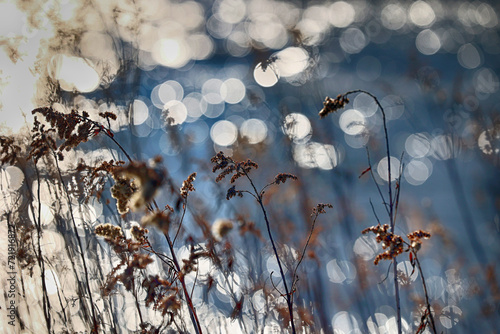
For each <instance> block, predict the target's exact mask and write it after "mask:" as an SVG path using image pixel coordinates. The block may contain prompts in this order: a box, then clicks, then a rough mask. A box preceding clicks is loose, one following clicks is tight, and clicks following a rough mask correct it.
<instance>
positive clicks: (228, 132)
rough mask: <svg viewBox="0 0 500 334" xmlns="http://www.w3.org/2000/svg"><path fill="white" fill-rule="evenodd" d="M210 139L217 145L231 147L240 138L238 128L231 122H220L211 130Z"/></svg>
mask: <svg viewBox="0 0 500 334" xmlns="http://www.w3.org/2000/svg"><path fill="white" fill-rule="evenodd" d="M210 138H211V139H212V141H213V142H214V144H216V145H219V146H230V145H232V144H233V143H234V142H235V141H236V139H237V138H238V128H237V127H236V125H234V123H232V122H230V121H226V120H222V121H218V122H216V123H215V124H214V125H212V128H211V129H210Z"/></svg>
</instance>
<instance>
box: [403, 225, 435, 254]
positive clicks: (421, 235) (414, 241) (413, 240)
mask: <svg viewBox="0 0 500 334" xmlns="http://www.w3.org/2000/svg"><path fill="white" fill-rule="evenodd" d="M406 236H407V237H408V240H410V244H411V245H410V246H411V248H413V250H414V251H415V252H417V251H418V250H419V249H420V247H421V246H422V242H421V239H429V238H430V237H431V234H430V233H429V232H426V231H422V230H418V231H414V232H412V233H409V234H407V235H406Z"/></svg>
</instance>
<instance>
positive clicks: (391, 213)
mask: <svg viewBox="0 0 500 334" xmlns="http://www.w3.org/2000/svg"><path fill="white" fill-rule="evenodd" d="M355 93H364V94H366V95H368V96H370V97H371V98H372V99H373V100H374V101H375V103H377V106H378V107H379V109H380V111H381V112H382V121H383V123H384V136H385V148H386V156H387V184H388V191H389V220H390V222H391V232H392V233H394V232H395V230H394V226H395V223H396V222H395V219H394V199H393V198H392V184H391V182H392V180H391V176H392V175H391V150H390V148H389V133H388V131H387V121H386V117H385V111H384V108H383V107H382V105H381V104H380V102H379V101H378V99H377V97H376V96H375V95H373V94H371V93H369V92H367V91H364V90H361V89H357V90H352V91H349V92H347V93H345V94H344V96H347V95H349V94H355ZM382 199H383V198H382ZM392 264H393V270H394V291H395V298H396V311H397V323H398V334H401V332H402V328H401V303H400V300H399V284H398V261H397V259H396V257H393V258H392Z"/></svg>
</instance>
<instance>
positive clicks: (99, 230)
mask: <svg viewBox="0 0 500 334" xmlns="http://www.w3.org/2000/svg"><path fill="white" fill-rule="evenodd" d="M95 234H97V235H99V236H101V237H104V238H105V239H109V240H114V239H117V238H120V237H123V232H122V228H121V227H120V226H115V225H113V224H110V223H106V224H100V225H97V226H96V228H95Z"/></svg>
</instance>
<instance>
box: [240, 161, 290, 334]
mask: <svg viewBox="0 0 500 334" xmlns="http://www.w3.org/2000/svg"><path fill="white" fill-rule="evenodd" d="M242 170H243V172H244V173H245V176H246V177H247V179H248V180H249V181H250V184H251V185H252V188H253V190H254V192H255V195H256V199H257V202H258V203H259V205H260V208H261V209H262V213H263V214H264V220H265V222H266V227H267V233H268V234H269V240H271V245H272V246H273V251H274V255H275V256H276V261H277V262H278V267H279V269H280V274H281V279H282V280H283V286H284V287H285V294H286V295H285V299H286V303H287V305H288V313H289V314H290V327H291V328H292V333H293V334H295V333H296V332H295V323H294V321H293V302H292V295H291V293H290V290H289V289H288V284H287V283H286V276H285V272H284V271H283V266H282V264H281V260H280V257H279V254H278V249H277V248H276V245H275V243H274V238H273V235H272V233H271V224H270V223H269V219H268V218H267V212H266V208H265V207H264V203H263V202H262V196H261V193H259V192H258V191H257V188H256V187H255V185H254V183H253V181H252V179H251V178H250V177H249V176H248V174H247V172H246V171H245V169H242Z"/></svg>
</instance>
